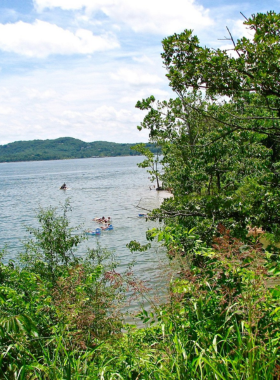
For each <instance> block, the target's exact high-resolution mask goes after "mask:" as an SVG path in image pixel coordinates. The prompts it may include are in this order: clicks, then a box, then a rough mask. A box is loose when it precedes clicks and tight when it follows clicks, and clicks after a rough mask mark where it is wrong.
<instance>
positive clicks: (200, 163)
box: [136, 12, 280, 252]
mask: <svg viewBox="0 0 280 380" xmlns="http://www.w3.org/2000/svg"><path fill="white" fill-rule="evenodd" d="M279 19H280V17H279V15H276V14H275V13H273V12H269V13H268V14H266V15H257V16H253V17H252V19H249V20H247V21H245V24H246V25H250V26H251V27H252V28H254V30H255V35H254V40H253V41H249V40H248V39H245V38H243V39H241V40H240V41H238V42H237V43H236V44H235V42H234V41H233V43H234V44H235V47H233V50H234V52H236V54H237V56H236V57H232V56H229V54H228V52H227V51H221V50H218V51H214V50H211V49H209V48H203V47H201V46H199V41H198V38H197V37H196V36H192V32H191V31H185V32H184V33H182V34H180V35H177V34H175V35H173V36H171V37H168V38H166V39H164V40H163V48H164V53H163V54H162V57H163V61H164V64H165V66H166V68H167V72H168V73H167V77H168V79H169V80H170V86H171V87H172V88H173V90H174V91H175V93H176V95H177V97H176V98H175V99H170V100H169V101H163V102H156V100H155V98H154V97H153V96H151V97H149V98H148V99H143V100H142V101H141V102H138V103H137V105H136V107H138V108H140V109H142V110H148V113H147V115H146V116H145V117H144V120H143V122H142V123H141V125H140V126H139V127H138V128H139V129H142V128H147V129H149V131H150V139H151V141H152V142H156V143H157V144H158V145H159V146H161V148H162V152H163V160H162V163H163V169H164V173H163V175H162V179H163V181H164V182H167V183H168V186H170V187H172V189H173V195H174V197H173V198H171V199H168V200H165V201H164V202H163V204H162V206H161V207H160V209H158V210H155V211H154V212H153V215H154V217H155V218H156V217H159V218H164V220H165V225H166V226H167V228H168V229H169V231H171V234H172V236H173V237H176V239H175V240H176V242H177V243H178V244H177V243H176V244H177V246H178V247H180V249H181V250H182V251H183V252H187V250H188V249H189V247H190V246H191V244H192V243H191V240H190V239H187V238H186V236H185V235H184V230H186V229H192V228H195V231H196V233H197V234H198V235H199V237H200V238H202V239H203V240H204V241H205V242H207V243H208V244H211V242H212V239H213V236H214V235H215V234H216V233H217V228H218V226H219V225H224V226H226V228H230V229H231V230H232V234H233V236H237V237H240V238H242V239H245V237H246V235H247V229H246V227H247V226H249V225H252V226H258V227H263V228H264V229H265V230H266V231H267V232H270V233H272V234H273V235H274V238H276V239H279V238H280V229H279V223H280V219H279V217H278V212H277V210H278V207H279V205H280V192H279V178H280V177H279V175H280V172H279V163H278V161H279V151H280V149H279V143H278V141H277V140H276V139H277V138H278V133H279V115H278V109H279V104H278V101H279V97H278V93H277V91H278V90H277V88H278V87H277V86H278V79H277V78H278V75H276V74H277V73H278V70H280V66H279V62H278V59H279V57H280V55H279V54H280V53H279V49H280V48H279V46H280V45H279V32H277V30H278V29H277V25H279ZM270 48H271V49H272V52H273V54H272V58H271V59H270V55H267V56H266V54H267V52H268V51H269V49H270ZM278 53H279V54H278ZM277 57H278V58H277ZM262 61H265V62H262ZM266 70H268V74H267V78H268V83H266V80H264V79H263V72H264V71H266ZM220 72H221V74H220ZM273 76H274V81H275V82H277V83H276V84H275V85H274V84H273V80H272V78H273ZM201 88H203V89H204V91H205V92H204V94H202V93H201V92H200V89H201ZM225 95H226V96H227V97H228V98H227V100H226V101H223V102H221V100H220V99H219V98H218V97H219V96H223V97H224V96H225ZM169 236H170V234H169ZM171 240H172V239H171ZM172 244H173V243H172Z"/></svg>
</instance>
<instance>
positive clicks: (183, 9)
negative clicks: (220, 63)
mask: <svg viewBox="0 0 280 380" xmlns="http://www.w3.org/2000/svg"><path fill="white" fill-rule="evenodd" d="M34 3H35V5H36V6H37V8H38V10H43V9H44V8H55V7H59V8H61V9H63V10H81V9H83V8H85V10H86V11H87V13H88V12H94V11H97V10H99V11H102V12H103V13H104V14H105V15H107V16H108V17H109V18H110V19H111V20H113V21H114V22H115V21H117V22H120V23H124V24H126V25H128V26H129V27H131V28H132V29H133V30H134V31H135V32H152V33H160V34H170V33H174V32H176V31H182V30H183V29H185V28H188V29H193V28H195V29H196V30H198V29H202V28H204V27H205V26H209V25H212V24H213V20H211V18H210V17H209V14H208V13H209V12H208V10H207V9H205V8H204V7H203V6H201V5H198V4H197V3H196V2H195V1H194V0H173V1H172V3H170V2H168V1H162V0H152V1H151V0H142V1H140V2H136V1H132V0H34Z"/></svg>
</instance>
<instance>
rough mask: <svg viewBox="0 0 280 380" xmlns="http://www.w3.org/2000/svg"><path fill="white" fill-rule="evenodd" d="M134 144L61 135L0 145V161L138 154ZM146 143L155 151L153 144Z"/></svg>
mask: <svg viewBox="0 0 280 380" xmlns="http://www.w3.org/2000/svg"><path fill="white" fill-rule="evenodd" d="M134 145H135V144H119V143H113V142H107V141H95V142H91V143H88V142H84V141H81V140H78V139H74V138H72V137H61V138H59V139H55V140H33V141H16V142H13V143H10V144H6V145H0V162H15V161H40V160H66V159H71V158H90V157H118V156H134V155H139V154H140V153H138V152H136V151H135V150H131V148H132V147H133V146H134ZM146 145H147V147H148V148H149V149H151V150H152V151H155V147H154V146H153V144H150V143H148V144H146Z"/></svg>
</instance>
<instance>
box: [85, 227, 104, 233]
mask: <svg viewBox="0 0 280 380" xmlns="http://www.w3.org/2000/svg"><path fill="white" fill-rule="evenodd" d="M85 234H86V235H100V234H101V228H96V229H95V230H93V231H89V230H87V231H85Z"/></svg>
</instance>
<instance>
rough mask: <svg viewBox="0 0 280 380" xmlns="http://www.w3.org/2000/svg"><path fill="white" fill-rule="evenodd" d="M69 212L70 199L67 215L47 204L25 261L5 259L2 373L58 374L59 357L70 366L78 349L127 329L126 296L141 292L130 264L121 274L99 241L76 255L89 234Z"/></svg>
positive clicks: (0, 274) (0, 270)
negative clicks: (17, 262) (75, 224)
mask: <svg viewBox="0 0 280 380" xmlns="http://www.w3.org/2000/svg"><path fill="white" fill-rule="evenodd" d="M68 211H69V204H68V203H67V202H66V204H65V207H64V209H63V211H62V215H60V214H59V213H58V211H57V210H55V209H53V208H49V209H46V210H43V209H41V210H40V212H39V214H38V220H39V223H40V227H39V228H38V229H29V231H30V232H31V234H32V235H33V238H31V239H30V240H29V241H28V242H26V244H25V247H26V252H25V253H24V254H22V255H21V266H20V267H15V265H14V263H13V262H10V263H8V264H6V265H5V264H4V263H3V262H1V263H0V352H1V354H0V376H1V378H3V376H6V377H5V378H8V379H14V378H22V379H25V378H26V377H25V376H27V375H26V374H27V373H33V374H34V373H42V374H43V375H42V378H50V379H51V378H56V377H53V376H56V375H54V374H55V373H56V371H58V372H59V371H60V369H59V370H58V369H57V368H56V363H57V358H56V355H59V356H60V360H62V362H63V363H64V364H63V366H64V367H65V366H66V367H67V365H68V366H70V362H69V360H70V359H69V357H71V356H72V354H71V351H73V352H78V351H76V350H87V349H93V348H94V347H96V346H98V344H99V342H100V341H101V340H104V339H108V340H110V339H114V336H115V335H116V334H119V333H120V332H121V327H122V319H123V315H122V312H121V308H122V307H123V305H124V303H125V302H126V300H125V294H126V292H127V291H130V292H131V293H133V292H134V293H133V294H134V295H135V293H136V289H135V286H136V282H135V279H134V277H133V274H132V273H131V269H129V270H128V271H127V273H124V274H122V275H120V274H119V273H117V272H116V270H115V269H116V263H115V261H114V259H113V256H112V255H111V254H109V253H108V252H106V251H105V250H104V249H102V248H101V247H99V246H97V248H96V249H93V250H89V251H88V254H87V255H86V257H84V258H79V257H77V256H75V254H74V252H75V248H76V246H77V245H78V244H79V243H80V242H81V241H82V240H83V238H84V237H83V236H79V235H75V234H74V231H75V229H73V228H71V227H70V224H69V220H68V218H67V212H68ZM58 341H59V343H58ZM57 344H58V345H59V347H60V348H58V347H57V346H56V345H57ZM69 355H70V356H69ZM40 358H43V359H42V360H41V359H40ZM54 358H55V359H54ZM62 362H60V364H62ZM50 363H51V364H50ZM66 363H67V365H66ZM47 368H48V369H47ZM52 369H53V370H52ZM30 371H31V372H30ZM34 378H35V377H34Z"/></svg>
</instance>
